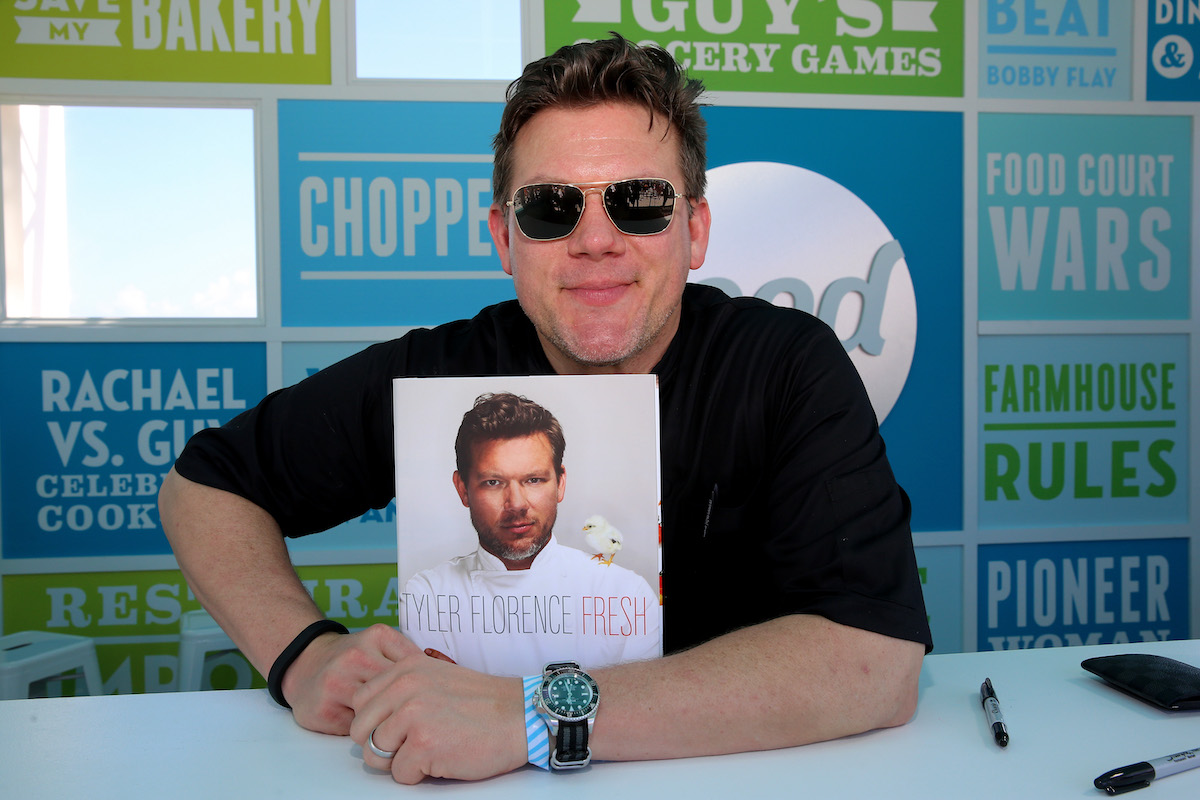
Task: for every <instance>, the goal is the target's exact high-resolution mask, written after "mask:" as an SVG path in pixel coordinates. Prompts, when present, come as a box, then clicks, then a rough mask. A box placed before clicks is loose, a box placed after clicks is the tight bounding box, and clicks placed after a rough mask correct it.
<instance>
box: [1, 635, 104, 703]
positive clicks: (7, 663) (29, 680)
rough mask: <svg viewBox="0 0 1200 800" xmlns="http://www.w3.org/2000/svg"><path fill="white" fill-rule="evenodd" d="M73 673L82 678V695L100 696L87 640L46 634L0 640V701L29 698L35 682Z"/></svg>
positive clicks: (92, 650)
mask: <svg viewBox="0 0 1200 800" xmlns="http://www.w3.org/2000/svg"><path fill="white" fill-rule="evenodd" d="M76 672H78V673H82V675H83V679H84V681H85V683H86V686H87V691H86V692H85V693H86V694H100V691H101V682H100V665H99V663H98V662H97V661H96V644H95V642H93V641H92V640H91V638H89V637H87V636H72V635H70V634H66V633H51V632H49V631H20V632H19V633H12V634H9V635H8V636H0V700H15V699H19V698H25V697H29V688H30V686H32V685H33V684H34V683H36V682H37V681H40V680H46V679H47V678H57V677H60V676H62V677H68V673H76ZM70 677H74V675H73V674H72V675H70Z"/></svg>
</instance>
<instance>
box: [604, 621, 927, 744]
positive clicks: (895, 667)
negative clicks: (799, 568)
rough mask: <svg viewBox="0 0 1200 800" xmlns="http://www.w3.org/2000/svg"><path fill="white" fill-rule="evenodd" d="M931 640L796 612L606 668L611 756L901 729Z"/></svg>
mask: <svg viewBox="0 0 1200 800" xmlns="http://www.w3.org/2000/svg"><path fill="white" fill-rule="evenodd" d="M923 656H924V647H923V646H922V645H921V644H919V643H916V642H908V641H903V640H900V639H893V638H891V637H887V636H882V635H879V634H875V633H871V632H868V631H862V630H859V629H856V628H850V627H846V626H844V625H839V624H836V623H833V622H829V621H828V620H826V619H824V618H822V617H815V616H807V615H793V616H788V617H782V618H780V619H776V620H772V621H770V622H766V623H762V624H760V625H754V626H751V627H748V628H744V629H742V630H738V631H734V632H732V633H729V634H726V635H724V636H721V637H718V638H717V639H714V640H713V641H711V642H708V643H706V644H703V645H700V646H699V647H696V648H694V649H692V650H688V651H685V652H683V653H678V654H675V655H672V656H669V657H667V658H664V659H660V660H656V661H645V662H637V663H632V664H624V665H620V666H616V667H611V668H608V669H604V670H597V671H595V672H594V673H593V674H594V675H595V677H596V679H597V681H598V682H599V685H600V692H601V698H602V699H601V703H600V713H599V715H598V716H597V718H596V724H595V730H594V731H593V737H592V752H593V756H594V757H595V758H597V759H602V760H636V759H648V758H676V757H685V756H697V755H710V754H716V753H731V752H741V751H745V750H766V749H773V748H778V747H790V746H794V745H800V744H807V743H809V742H816V741H823V740H826V739H836V738H838V737H841V736H848V735H851V734H855V733H861V732H863V731H867V730H872V729H874V728H880V727H888V726H893V725H901V724H903V723H905V722H907V721H908V720H909V719H910V718H911V717H912V714H913V712H914V711H915V709H916V701H917V681H918V678H919V675H920V670H921V660H922V658H923Z"/></svg>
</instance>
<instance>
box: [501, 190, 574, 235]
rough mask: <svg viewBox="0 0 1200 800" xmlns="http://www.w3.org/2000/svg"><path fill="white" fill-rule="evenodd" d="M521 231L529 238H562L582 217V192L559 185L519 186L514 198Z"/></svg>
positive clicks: (514, 207)
mask: <svg viewBox="0 0 1200 800" xmlns="http://www.w3.org/2000/svg"><path fill="white" fill-rule="evenodd" d="M513 210H514V212H515V214H516V217H517V224H518V225H520V226H521V232H522V233H524V234H525V235H526V236H528V237H529V238H530V239H561V238H562V237H564V236H569V235H570V233H571V231H573V230H575V225H576V224H577V223H578V222H579V217H580V216H582V214H583V190H581V189H579V188H578V187H576V186H568V185H566V184H562V183H539V184H536V185H534V186H522V187H521V188H520V189H518V190H517V193H516V195H515V196H514V197H513Z"/></svg>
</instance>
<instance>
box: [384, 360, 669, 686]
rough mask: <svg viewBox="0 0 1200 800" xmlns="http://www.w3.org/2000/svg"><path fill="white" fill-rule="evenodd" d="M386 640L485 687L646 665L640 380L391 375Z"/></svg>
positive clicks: (647, 403) (653, 595)
mask: <svg viewBox="0 0 1200 800" xmlns="http://www.w3.org/2000/svg"><path fill="white" fill-rule="evenodd" d="M393 394H394V400H395V452H396V529H397V536H396V539H397V568H398V575H399V585H400V586H401V587H402V589H401V592H400V598H399V600H400V602H399V616H400V630H401V632H402V633H403V634H404V635H405V636H407V637H408V638H409V639H410V640H412V641H413V642H414V643H415V644H416V645H417V646H419V647H421V648H423V649H432V650H435V651H437V653H439V654H441V655H443V656H445V657H447V658H449V659H451V660H453V661H455V662H456V663H458V664H461V665H463V666H466V667H470V668H471V669H475V670H479V671H481V672H487V673H490V674H494V675H511V676H521V675H533V674H538V673H540V672H541V671H542V668H543V667H544V666H545V665H546V664H547V663H549V662H553V661H563V660H574V661H577V662H579V664H580V665H582V666H583V667H584V668H585V669H588V668H597V667H603V666H607V665H611V664H615V663H619V662H623V661H631V660H639V659H646V658H656V657H658V656H660V655H662V607H661V591H660V575H661V533H660V531H661V527H660V519H659V514H660V507H661V506H660V499H661V497H660V477H659V476H660V471H659V458H658V453H659V442H658V383H657V379H656V378H655V377H654V376H653V375H550V376H525V377H484V378H397V379H396V380H395V381H394V384H393Z"/></svg>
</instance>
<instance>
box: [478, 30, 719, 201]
mask: <svg viewBox="0 0 1200 800" xmlns="http://www.w3.org/2000/svg"><path fill="white" fill-rule="evenodd" d="M703 92H704V84H703V83H701V82H700V81H699V80H697V79H695V78H689V77H687V74H686V73H684V71H683V68H682V67H680V66H679V64H678V63H676V61H675V59H674V58H672V57H671V54H670V53H668V52H667V51H666V50H663V49H662V48H661V47H658V46H649V47H641V46H639V45H637V44H634V43H633V42H631V41H629V40H628V39H625V38H624V37H622V36H621V35H620V34H618V33H613V34H612V38H611V39H600V40H599V41H595V42H581V43H579V44H572V45H567V46H566V47H561V48H559V49H558V50H557V51H556V52H555V53H554V54H552V55H549V56H546V57H545V58H542V59H539V60H537V61H534V62H533V63H531V64H529V65H527V66H526V67H525V70H524V71H523V72H522V73H521V77H519V78H517V79H516V80H515V81H513V82H512V83H511V84H509V86H508V94H507V98H508V102H507V104H506V105H505V106H504V114H503V116H501V118H500V131H499V133H497V134H496V136H495V138H494V139H493V140H492V149H493V151H494V152H495V159H494V161H493V165H492V192H493V197H494V198H496V200H497V201H500V202H502V201H503V200H504V199H507V197H508V195H509V194H510V193H511V191H512V189H513V187H512V186H511V185H510V184H511V182H512V170H513V163H512V162H513V152H512V151H513V143H514V142H515V141H516V138H517V134H518V133H519V132H520V131H521V128H522V127H523V126H524V125H525V123H526V122H528V121H529V120H530V119H531V118H532V117H533V115H534V114H536V113H538V112H539V111H542V110H544V109H547V108H586V107H588V106H594V105H598V104H600V103H610V102H617V103H631V104H633V105H637V106H641V107H642V108H645V109H646V110H647V111H649V112H650V123H651V126H653V124H654V120H655V117H656V116H661V117H662V118H663V119H664V120H665V121H666V123H667V130H668V131H669V130H670V129H671V128H674V129H675V131H676V132H677V133H678V135H679V166H680V170H681V171H682V172H683V180H684V185H683V194H684V196H686V197H690V198H697V197H703V196H704V190H705V186H706V183H707V176H706V173H705V169H706V166H707V162H706V159H705V153H704V146H705V139H706V138H707V134H706V132H705V123H704V117H702V116H701V115H700V103H699V97H700V95H701V94H702V93H703ZM664 135H665V134H664ZM621 177H661V176H621Z"/></svg>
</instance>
